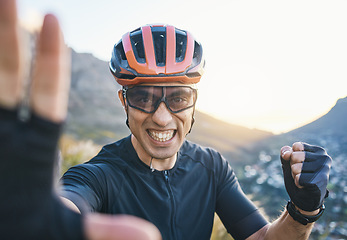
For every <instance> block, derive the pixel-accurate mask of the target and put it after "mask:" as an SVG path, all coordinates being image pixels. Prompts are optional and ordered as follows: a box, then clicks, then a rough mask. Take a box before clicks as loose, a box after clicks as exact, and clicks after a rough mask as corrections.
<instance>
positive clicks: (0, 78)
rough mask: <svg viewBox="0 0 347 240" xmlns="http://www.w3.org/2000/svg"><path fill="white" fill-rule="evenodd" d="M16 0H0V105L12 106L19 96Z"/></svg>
mask: <svg viewBox="0 0 347 240" xmlns="http://www.w3.org/2000/svg"><path fill="white" fill-rule="evenodd" d="M17 30H18V28H17V12H16V1H13V0H0V105H1V106H4V107H7V108H14V107H15V106H16V105H17V104H18V102H19V98H20V82H19V79H20V78H19V75H20V61H19V60H20V57H19V44H18V41H19V40H18V32H17Z"/></svg>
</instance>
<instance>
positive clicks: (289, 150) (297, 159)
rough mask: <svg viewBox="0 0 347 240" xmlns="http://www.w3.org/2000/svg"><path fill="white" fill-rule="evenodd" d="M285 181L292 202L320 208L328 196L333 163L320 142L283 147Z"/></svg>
mask: <svg viewBox="0 0 347 240" xmlns="http://www.w3.org/2000/svg"><path fill="white" fill-rule="evenodd" d="M281 162H282V169H283V174H284V183H285V186H286V189H287V192H288V194H289V197H290V198H291V200H292V202H293V203H294V204H295V205H296V206H297V207H298V208H299V209H301V210H304V211H308V212H312V211H315V210H317V209H319V208H320V207H321V206H322V204H323V201H324V199H325V198H326V197H328V193H329V192H328V190H327V185H328V181H329V172H330V167H331V163H332V159H331V157H330V156H329V155H328V154H327V152H326V151H325V150H324V149H323V148H322V147H318V146H313V145H309V144H307V143H301V142H296V143H294V144H293V146H292V147H289V146H284V147H282V149H281Z"/></svg>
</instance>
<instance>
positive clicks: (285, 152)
mask: <svg viewBox="0 0 347 240" xmlns="http://www.w3.org/2000/svg"><path fill="white" fill-rule="evenodd" d="M292 152H293V151H292V148H291V147H289V146H284V147H282V148H281V157H282V158H283V159H284V160H287V161H288V160H290V157H291V154H292Z"/></svg>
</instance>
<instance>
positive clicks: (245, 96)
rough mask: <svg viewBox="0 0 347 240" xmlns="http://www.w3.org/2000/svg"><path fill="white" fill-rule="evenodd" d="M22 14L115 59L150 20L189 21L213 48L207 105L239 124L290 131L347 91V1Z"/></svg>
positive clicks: (224, 1) (85, 5) (59, 5)
mask: <svg viewBox="0 0 347 240" xmlns="http://www.w3.org/2000/svg"><path fill="white" fill-rule="evenodd" d="M18 8H19V15H20V19H21V22H22V23H23V24H24V25H26V26H27V27H32V26H38V25H39V22H40V21H41V20H42V16H43V14H44V13H47V12H49V13H54V14H55V15H56V16H57V17H58V18H59V20H60V22H61V25H62V29H63V32H64V35H65V40H66V42H67V44H68V45H69V46H70V47H72V48H73V49H74V50H76V51H77V52H88V53H92V54H93V55H94V56H96V57H97V58H99V59H101V60H105V61H109V59H110V57H111V51H112V48H113V45H114V44H115V43H116V42H118V41H119V39H120V38H121V36H122V35H123V34H124V33H126V32H128V31H131V30H134V29H136V28H138V27H140V26H143V25H146V24H151V23H166V24H171V25H174V26H176V27H178V28H181V29H185V30H189V31H190V32H191V33H192V34H193V35H194V37H195V38H196V39H197V41H199V42H201V44H202V45H203V48H204V56H205V59H206V72H205V74H204V76H203V77H202V79H201V81H200V83H199V84H198V88H199V99H198V103H197V108H198V110H200V111H203V112H205V113H208V114H210V115H212V116H214V117H216V118H219V119H222V120H224V121H228V122H230V123H233V124H238V125H242V126H246V127H249V128H257V129H262V130H266V131H271V132H273V133H275V134H278V133H283V132H287V131H290V130H292V129H295V128H297V127H299V126H302V125H304V124H307V123H309V122H311V121H313V120H315V119H317V118H319V117H320V116H322V115H324V114H326V113H327V112H328V111H329V110H330V109H331V108H332V107H333V106H334V105H335V103H336V101H337V100H338V99H339V98H343V97H346V96H347V68H346V66H347V14H346V12H347V1H346V0H290V1H289V0H286V1H284V0H214V1H210V0H200V1H199V0H175V1H172V0H146V1H145V0H126V1H117V0H98V1H95V0H73V1H70V0H59V1H57V0H18Z"/></svg>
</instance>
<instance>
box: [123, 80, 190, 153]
mask: <svg viewBox="0 0 347 240" xmlns="http://www.w3.org/2000/svg"><path fill="white" fill-rule="evenodd" d="M151 86H153V85H151ZM156 86H184V85H181V84H176V83H175V84H174V83H173V84H169V85H168V84H156ZM163 92H165V96H166V97H167V102H169V103H168V104H169V106H170V108H171V110H173V111H175V109H173V108H174V107H175V106H176V104H177V103H175V102H177V101H180V100H179V99H174V97H175V96H176V95H177V91H175V88H168V90H166V89H165V90H164V91H163V90H162V88H156V89H155V90H153V91H152V92H151V93H152V94H153V96H154V97H158V98H160V97H161V96H162V93H163ZM137 95H138V94H137ZM189 95H191V94H189ZM170 97H171V99H170ZM129 100H130V97H129ZM135 100H136V101H137V99H135ZM135 100H134V101H135ZM141 101H142V100H141ZM148 101H149V100H148V99H146V100H143V102H145V103H147V102H148ZM173 101H175V102H173ZM128 103H130V104H131V105H133V104H132V102H128ZM136 103H137V102H136ZM145 103H143V104H142V105H140V106H145ZM194 103H195V101H194ZM189 105H190V106H191V102H190V104H189ZM127 110H128V120H129V127H130V130H131V132H132V134H133V136H134V137H133V144H134V147H135V150H136V151H137V153H138V155H139V156H142V157H144V156H145V157H146V158H151V157H153V158H155V159H163V160H164V159H168V158H171V157H173V156H175V155H176V153H177V152H178V150H179V148H180V147H181V145H182V143H183V141H184V139H185V136H186V135H187V133H188V132H189V130H190V128H191V124H192V118H193V112H194V107H190V108H188V109H185V110H183V111H181V112H178V113H172V111H170V110H169V109H168V108H167V106H166V105H165V103H164V102H161V103H160V104H159V107H158V108H157V109H156V110H155V111H154V109H150V110H149V111H154V112H153V113H145V112H143V111H141V110H138V109H136V108H134V107H131V106H127ZM147 110H148V109H147ZM142 160H143V159H142Z"/></svg>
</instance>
